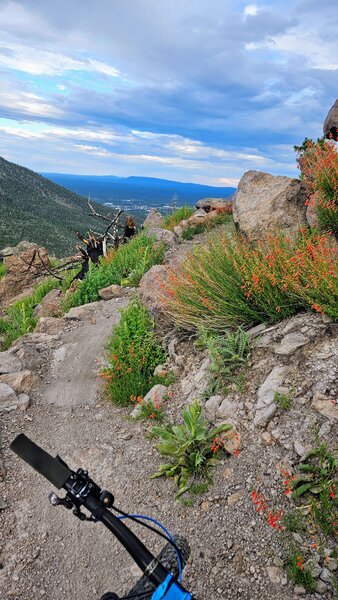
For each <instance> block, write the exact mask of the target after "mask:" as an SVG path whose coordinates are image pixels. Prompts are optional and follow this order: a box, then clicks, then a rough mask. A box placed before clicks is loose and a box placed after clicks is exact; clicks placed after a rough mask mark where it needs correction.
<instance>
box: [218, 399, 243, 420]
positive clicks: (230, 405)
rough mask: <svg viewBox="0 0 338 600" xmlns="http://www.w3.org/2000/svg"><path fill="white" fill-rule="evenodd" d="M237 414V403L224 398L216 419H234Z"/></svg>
mask: <svg viewBox="0 0 338 600" xmlns="http://www.w3.org/2000/svg"><path fill="white" fill-rule="evenodd" d="M237 414H238V402H234V401H233V400H231V398H230V397H227V398H224V400H223V401H222V404H221V405H220V407H219V408H218V411H217V417H218V418H219V419H228V418H229V417H235V416H236V415H237Z"/></svg>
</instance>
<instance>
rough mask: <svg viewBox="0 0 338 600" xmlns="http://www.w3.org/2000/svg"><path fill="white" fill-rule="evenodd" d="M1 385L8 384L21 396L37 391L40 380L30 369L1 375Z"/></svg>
mask: <svg viewBox="0 0 338 600" xmlns="http://www.w3.org/2000/svg"><path fill="white" fill-rule="evenodd" d="M0 383H7V385H9V386H10V387H11V388H13V390H14V391H15V392H16V393H17V394H21V393H23V392H30V391H31V390H34V389H36V388H37V387H38V386H39V383H40V378H39V377H38V376H37V375H35V373H32V372H31V371H28V369H24V370H23V371H19V372H18V373H6V374H5V375H0Z"/></svg>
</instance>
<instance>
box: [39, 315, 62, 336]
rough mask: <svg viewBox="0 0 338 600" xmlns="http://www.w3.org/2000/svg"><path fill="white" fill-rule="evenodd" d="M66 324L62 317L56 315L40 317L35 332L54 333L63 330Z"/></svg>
mask: <svg viewBox="0 0 338 600" xmlns="http://www.w3.org/2000/svg"><path fill="white" fill-rule="evenodd" d="M65 326H66V321H65V320H64V319H58V318H56V317H41V318H40V319H39V320H38V322H37V325H36V327H35V330H34V331H35V333H48V334H49V335H56V334H58V333H60V331H63V329H64V328H65Z"/></svg>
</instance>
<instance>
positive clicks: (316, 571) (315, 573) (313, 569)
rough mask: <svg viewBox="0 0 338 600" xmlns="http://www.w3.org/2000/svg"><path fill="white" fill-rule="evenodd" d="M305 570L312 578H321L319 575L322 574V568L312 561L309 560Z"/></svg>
mask: <svg viewBox="0 0 338 600" xmlns="http://www.w3.org/2000/svg"><path fill="white" fill-rule="evenodd" d="M304 568H305V569H307V570H308V571H310V573H311V575H312V577H315V578H317V577H319V575H320V574H321V572H322V567H321V566H320V565H319V564H318V563H316V562H314V561H313V560H311V559H310V560H307V561H306V563H304Z"/></svg>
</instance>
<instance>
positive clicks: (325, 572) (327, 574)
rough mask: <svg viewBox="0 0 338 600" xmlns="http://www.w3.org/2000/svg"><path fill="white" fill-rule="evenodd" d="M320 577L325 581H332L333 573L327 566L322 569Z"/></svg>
mask: <svg viewBox="0 0 338 600" xmlns="http://www.w3.org/2000/svg"><path fill="white" fill-rule="evenodd" d="M320 578H321V580H322V581H324V582H325V583H331V581H332V573H331V571H330V570H329V569H327V568H326V567H324V568H323V569H322V572H321V574H320Z"/></svg>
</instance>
